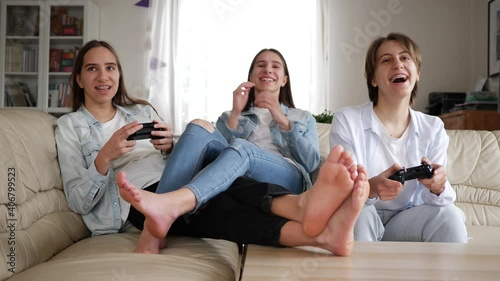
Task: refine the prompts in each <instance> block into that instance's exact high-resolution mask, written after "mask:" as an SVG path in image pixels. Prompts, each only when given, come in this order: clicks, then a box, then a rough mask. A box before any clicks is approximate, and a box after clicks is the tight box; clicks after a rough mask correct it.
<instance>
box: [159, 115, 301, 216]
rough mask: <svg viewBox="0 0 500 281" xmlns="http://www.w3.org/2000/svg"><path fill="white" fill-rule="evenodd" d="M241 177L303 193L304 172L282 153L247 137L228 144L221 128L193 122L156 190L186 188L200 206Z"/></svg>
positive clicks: (166, 167)
mask: <svg viewBox="0 0 500 281" xmlns="http://www.w3.org/2000/svg"><path fill="white" fill-rule="evenodd" d="M241 176H247V177H250V178H252V179H254V180H256V181H259V182H267V183H272V184H276V185H280V186H283V187H284V188H286V189H288V190H290V191H291V192H293V193H297V194H298V193H300V192H302V187H303V179H302V174H301V173H300V171H299V169H298V168H297V167H295V165H294V164H292V163H291V162H289V161H287V160H286V159H285V158H283V157H282V156H279V155H275V154H273V153H271V152H269V151H266V150H263V149H262V148H260V147H259V146H257V145H255V144H253V143H251V142H249V141H247V140H244V139H234V140H233V141H232V142H231V143H227V141H226V140H225V138H224V137H223V136H222V135H221V134H220V132H219V131H217V130H214V132H213V133H210V132H208V131H207V130H205V129H204V128H203V127H201V126H198V125H196V124H192V123H190V124H188V125H187V127H186V130H185V131H184V133H183V134H182V135H181V137H180V138H179V141H178V142H177V143H176V144H175V146H174V149H173V150H172V153H171V154H170V156H169V158H168V160H167V163H166V166H165V169H164V170H163V174H162V177H161V179H160V183H159V185H158V189H157V190H156V193H165V192H170V191H174V190H177V189H179V188H181V187H187V188H189V189H190V190H191V191H192V192H193V193H194V195H195V196H196V200H197V206H196V209H197V208H199V207H200V206H201V205H202V204H204V203H206V202H207V201H208V200H210V199H211V198H213V197H214V196H216V195H217V194H219V193H221V192H223V191H225V190H226V189H227V188H228V187H229V186H230V185H231V184H232V183H233V182H234V181H235V180H236V178H238V177H241Z"/></svg>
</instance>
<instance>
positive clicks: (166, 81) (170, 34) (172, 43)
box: [146, 0, 181, 134]
mask: <svg viewBox="0 0 500 281" xmlns="http://www.w3.org/2000/svg"><path fill="white" fill-rule="evenodd" d="M179 2H180V0H168V1H163V0H161V1H151V7H150V9H149V11H150V17H149V18H150V28H149V30H150V36H149V42H148V44H147V45H149V49H150V51H149V62H148V64H149V65H148V70H147V71H146V87H147V88H148V100H149V102H151V103H152V104H153V106H154V107H155V108H156V110H157V111H158V113H159V114H160V116H161V117H163V119H165V121H166V122H167V123H169V124H170V125H171V126H172V127H174V128H179V129H180V128H181V126H180V125H179V124H181V123H179V124H177V123H178V121H179V120H181V118H180V116H178V114H180V112H179V111H178V110H176V108H177V104H176V97H175V93H176V90H175V87H176V81H175V77H176V76H175V56H176V54H175V50H176V48H177V44H176V42H177V31H178V11H179ZM176 131H177V133H179V134H180V132H179V131H178V130H176Z"/></svg>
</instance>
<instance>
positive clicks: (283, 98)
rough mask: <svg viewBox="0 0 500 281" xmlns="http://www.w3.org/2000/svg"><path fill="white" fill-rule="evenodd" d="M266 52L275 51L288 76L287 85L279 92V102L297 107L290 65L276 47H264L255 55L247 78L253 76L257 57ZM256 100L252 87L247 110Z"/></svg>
mask: <svg viewBox="0 0 500 281" xmlns="http://www.w3.org/2000/svg"><path fill="white" fill-rule="evenodd" d="M264 52H273V53H275V54H277V55H278V56H279V57H280V59H281V61H282V62H283V69H284V71H285V76H287V77H288V82H287V83H286V84H285V86H283V87H281V88H280V94H279V102H280V103H283V104H284V105H286V106H288V107H290V108H295V104H294V102H293V97H292V87H291V86H290V73H289V72H288V66H287V64H286V61H285V58H284V57H283V55H282V54H281V53H280V52H279V51H278V50H276V49H272V48H269V49H262V50H260V51H259V52H258V53H257V54H256V55H255V57H254V58H253V60H252V63H251V64H250V69H249V70H248V77H247V80H248V81H250V76H252V71H253V69H254V67H255V62H256V61H257V57H258V56H259V55H260V54H262V53H264ZM254 100H255V91H254V88H252V89H250V92H249V96H248V102H247V104H246V106H245V111H247V110H248V109H250V107H251V106H252V105H253V102H254Z"/></svg>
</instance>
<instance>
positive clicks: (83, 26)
mask: <svg viewBox="0 0 500 281" xmlns="http://www.w3.org/2000/svg"><path fill="white" fill-rule="evenodd" d="M92 39H99V10H98V8H97V6H96V5H95V4H94V3H93V2H92V1H88V0H72V1H63V2H61V1H54V0H51V1H49V0H47V1H43V0H42V1H17V0H1V10H0V50H1V51H0V52H2V53H4V54H1V55H0V89H3V91H0V108H1V107H24V108H33V109H38V110H42V111H45V112H48V113H52V114H56V115H57V114H64V113H66V112H69V111H70V108H69V98H70V95H71V91H70V89H69V85H68V79H69V76H70V74H71V71H72V68H73V61H74V59H75V58H76V55H77V53H78V51H79V49H80V48H81V47H82V46H83V45H84V44H85V43H86V42H87V41H89V40H92Z"/></svg>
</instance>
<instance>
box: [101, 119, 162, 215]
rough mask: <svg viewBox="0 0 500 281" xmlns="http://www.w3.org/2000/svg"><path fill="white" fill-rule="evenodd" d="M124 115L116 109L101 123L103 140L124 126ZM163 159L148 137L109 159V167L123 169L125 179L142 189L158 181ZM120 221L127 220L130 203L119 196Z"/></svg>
mask: <svg viewBox="0 0 500 281" xmlns="http://www.w3.org/2000/svg"><path fill="white" fill-rule="evenodd" d="M126 124H127V122H126V121H125V115H124V114H123V113H122V112H120V111H117V112H116V114H115V116H114V117H113V119H111V120H110V121H108V122H105V123H102V134H103V138H104V142H105V143H106V142H108V140H109V139H110V138H111V136H112V135H113V134H114V133H115V132H116V131H117V130H118V129H120V128H121V127H123V126H125V125H126ZM164 167H165V161H164V160H163V157H162V156H161V154H160V153H158V150H156V149H155V148H154V146H153V144H151V143H150V142H149V139H143V140H136V142H135V147H134V150H132V151H130V152H128V153H126V154H124V155H123V156H121V157H119V158H117V159H115V160H113V161H111V168H112V169H114V170H115V171H116V173H118V172H120V171H123V172H125V174H126V175H127V180H128V181H129V182H130V183H132V184H133V185H134V186H135V187H136V188H140V189H144V188H146V187H148V186H150V185H152V184H153V183H155V182H158V181H159V180H160V178H161V175H162V173H163V169H164ZM119 200H120V207H121V218H122V223H125V221H126V220H127V217H128V214H129V210H130V203H128V202H127V201H125V200H124V199H123V198H121V197H120V199H119Z"/></svg>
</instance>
